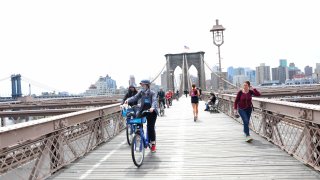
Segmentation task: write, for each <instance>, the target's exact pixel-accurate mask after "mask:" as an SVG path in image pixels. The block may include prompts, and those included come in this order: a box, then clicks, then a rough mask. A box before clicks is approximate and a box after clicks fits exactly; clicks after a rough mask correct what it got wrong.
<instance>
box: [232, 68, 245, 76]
mask: <svg viewBox="0 0 320 180" xmlns="http://www.w3.org/2000/svg"><path fill="white" fill-rule="evenodd" d="M233 75H234V76H237V75H245V73H244V68H242V67H238V68H234V70H233Z"/></svg>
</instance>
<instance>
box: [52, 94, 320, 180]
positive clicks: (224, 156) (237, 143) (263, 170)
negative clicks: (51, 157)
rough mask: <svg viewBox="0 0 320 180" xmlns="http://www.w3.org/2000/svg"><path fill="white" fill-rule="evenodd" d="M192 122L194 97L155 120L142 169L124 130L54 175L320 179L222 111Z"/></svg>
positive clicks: (201, 112) (201, 114) (201, 115)
mask: <svg viewBox="0 0 320 180" xmlns="http://www.w3.org/2000/svg"><path fill="white" fill-rule="evenodd" d="M204 106H205V105H204V102H203V101H200V104H199V120H198V121H197V122H193V115H192V107H191V103H190V97H188V98H185V97H182V98H180V100H179V101H178V102H177V101H174V102H173V106H172V107H170V108H169V109H166V110H165V116H164V117H158V118H157V123H156V132H157V152H156V153H151V152H150V151H149V150H147V151H146V156H145V161H144V164H143V165H142V166H141V167H140V168H137V167H136V166H135V165H134V164H133V162H132V159H131V153H130V152H131V151H130V146H129V145H128V144H127V142H126V136H125V131H123V132H122V133H121V134H120V135H118V136H116V137H115V138H113V139H112V140H110V141H109V142H107V143H105V144H103V145H102V146H100V147H98V148H97V149H96V150H94V151H92V152H91V153H89V154H88V155H87V156H85V157H83V158H81V159H79V160H77V161H75V162H74V163H72V164H70V165H69V166H68V167H66V168H64V169H62V170H60V171H59V172H57V173H56V174H55V175H53V176H51V177H50V178H49V179H63V180H65V179H259V180H260V179H299V180H302V179H305V180H307V179H308V180H309V179H320V174H319V172H318V171H315V170H313V169H311V168H309V167H307V166H305V165H304V164H303V163H301V162H300V161H298V160H296V159H295V158H294V157H292V156H290V155H288V154H287V153H286V152H284V151H282V150H281V149H279V148H278V147H277V146H275V145H273V144H271V143H270V142H268V141H267V140H266V139H264V138H262V137H260V136H258V135H257V134H255V133H253V132H251V135H252V137H253V138H254V140H253V141H252V143H247V142H245V141H244V140H245V138H244V135H243V131H242V129H243V126H242V125H241V124H239V123H238V122H237V121H235V120H234V119H232V118H231V117H229V116H227V115H225V114H223V113H213V114H210V113H209V112H205V111H204Z"/></svg>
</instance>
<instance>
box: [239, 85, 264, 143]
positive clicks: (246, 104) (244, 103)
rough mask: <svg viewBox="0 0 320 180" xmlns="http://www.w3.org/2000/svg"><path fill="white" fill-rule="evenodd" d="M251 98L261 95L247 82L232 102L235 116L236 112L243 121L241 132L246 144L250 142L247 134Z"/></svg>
mask: <svg viewBox="0 0 320 180" xmlns="http://www.w3.org/2000/svg"><path fill="white" fill-rule="evenodd" d="M252 96H261V94H260V92H259V91H258V90H257V89H255V88H253V87H252V86H250V82H249V81H245V82H244V83H243V89H242V90H240V91H239V92H238V94H237V97H236V100H235V101H234V111H235V114H236V113H237V112H238V113H239V115H240V116H241V119H242V121H243V131H244V133H245V135H246V141H247V142H251V141H252V138H251V137H250V132H249V123H250V117H251V112H252V108H253V105H252Z"/></svg>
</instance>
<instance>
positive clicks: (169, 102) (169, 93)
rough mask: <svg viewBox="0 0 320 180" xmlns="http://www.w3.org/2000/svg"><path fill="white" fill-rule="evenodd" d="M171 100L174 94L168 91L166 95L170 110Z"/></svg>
mask: <svg viewBox="0 0 320 180" xmlns="http://www.w3.org/2000/svg"><path fill="white" fill-rule="evenodd" d="M171 100H172V93H171V91H168V92H167V93H166V104H167V107H168V108H169V106H170V105H171Z"/></svg>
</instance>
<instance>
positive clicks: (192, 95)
mask: <svg viewBox="0 0 320 180" xmlns="http://www.w3.org/2000/svg"><path fill="white" fill-rule="evenodd" d="M197 94H198V90H196V89H195V90H191V97H194V96H197Z"/></svg>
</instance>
